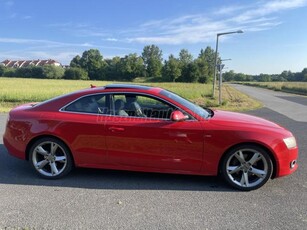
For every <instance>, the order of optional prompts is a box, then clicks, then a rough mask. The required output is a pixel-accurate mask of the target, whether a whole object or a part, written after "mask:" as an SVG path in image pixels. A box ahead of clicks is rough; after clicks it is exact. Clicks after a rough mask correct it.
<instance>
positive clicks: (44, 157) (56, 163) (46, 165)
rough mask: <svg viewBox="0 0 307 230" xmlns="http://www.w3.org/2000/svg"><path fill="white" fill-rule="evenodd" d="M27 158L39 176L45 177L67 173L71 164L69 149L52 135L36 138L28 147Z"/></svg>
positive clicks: (51, 177)
mask: <svg viewBox="0 0 307 230" xmlns="http://www.w3.org/2000/svg"><path fill="white" fill-rule="evenodd" d="M29 159H30V162H31V165H32V166H33V168H34V169H35V171H36V172H37V173H38V174H39V176H41V177H43V178H47V179H57V178H61V177H63V176H65V175H67V174H68V173H69V172H70V171H71V169H72V166H73V161H72V157H71V155H70V151H69V149H68V148H67V147H66V145H65V144H64V143H63V142H62V141H60V140H58V139H56V138H52V137H46V138H42V139H39V140H37V141H36V142H35V143H34V144H33V145H32V147H31V149H30V155H29Z"/></svg>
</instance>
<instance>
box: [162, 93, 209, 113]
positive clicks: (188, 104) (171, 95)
mask: <svg viewBox="0 0 307 230" xmlns="http://www.w3.org/2000/svg"><path fill="white" fill-rule="evenodd" d="M160 94H161V95H163V96H166V97H168V98H170V99H172V100H174V101H176V102H178V103H179V104H181V105H183V106H184V107H186V108H188V109H189V110H191V111H193V112H194V113H196V114H197V115H199V116H201V117H203V118H209V117H211V116H212V113H213V112H212V111H211V110H209V109H204V108H202V107H200V106H198V105H195V104H194V103H192V102H190V101H188V100H186V99H184V98H182V97H180V96H179V95H177V94H175V93H172V92H170V91H167V90H162V91H161V92H160Z"/></svg>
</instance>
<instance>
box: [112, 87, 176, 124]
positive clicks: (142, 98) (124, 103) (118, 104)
mask: <svg viewBox="0 0 307 230" xmlns="http://www.w3.org/2000/svg"><path fill="white" fill-rule="evenodd" d="M113 103H114V110H115V115H119V116H130V117H148V118H157V119H170V116H171V113H172V112H173V111H174V110H176V108H175V107H174V106H172V105H170V104H168V103H166V102H164V101H161V100H159V99H157V98H154V97H150V96H147V95H141V94H130V93H129V94H115V95H113Z"/></svg>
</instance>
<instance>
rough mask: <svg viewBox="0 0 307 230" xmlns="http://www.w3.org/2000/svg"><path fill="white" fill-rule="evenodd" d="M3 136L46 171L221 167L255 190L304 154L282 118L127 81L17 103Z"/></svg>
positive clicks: (210, 171)
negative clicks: (205, 104)
mask: <svg viewBox="0 0 307 230" xmlns="http://www.w3.org/2000/svg"><path fill="white" fill-rule="evenodd" d="M3 141H4V145H5V146H6V148H7V149H8V152H9V153H10V154H11V155H13V156H15V157H18V158H21V159H24V160H28V161H30V163H31V166H32V167H33V169H34V170H35V171H36V172H37V173H38V175H40V176H41V177H43V178H47V179H56V178H61V177H63V176H65V175H67V174H68V173H69V172H70V171H71V170H72V169H73V168H74V167H87V168H103V169H117V170H133V171H142V172H159V173H178V174H194V175H219V174H220V175H222V177H223V178H224V179H225V181H226V182H228V183H229V184H230V185H231V186H233V187H235V188H237V189H240V190H253V189H257V188H259V187H261V186H262V185H264V184H265V183H266V182H267V181H268V180H269V179H270V178H276V177H281V176H285V175H288V174H291V173H293V172H294V171H295V170H296V169H297V163H296V162H297V158H298V147H297V144H296V140H295V137H294V136H293V135H292V133H291V132H289V131H287V130H286V129H284V128H283V127H281V126H279V125H277V124H274V123H272V122H270V121H267V120H264V119H262V118H258V117H254V116H250V115H245V114H241V113H234V112H226V111H220V110H214V111H213V110H211V109H206V108H201V107H199V106H197V105H195V104H193V103H191V102H190V101H188V100H186V99H184V98H182V97H180V96H178V95H176V94H174V93H172V92H170V91H167V90H165V89H161V88H156V87H149V86H140V85H129V84H112V85H107V86H104V87H91V88H88V89H84V90H80V91H76V92H73V93H70V94H66V95H62V96H59V97H56V98H53V99H50V100H47V101H44V102H41V103H30V104H25V105H21V106H19V107H16V108H14V109H12V110H11V111H10V113H9V116H8V120H7V125H6V130H5V134H4V136H3Z"/></svg>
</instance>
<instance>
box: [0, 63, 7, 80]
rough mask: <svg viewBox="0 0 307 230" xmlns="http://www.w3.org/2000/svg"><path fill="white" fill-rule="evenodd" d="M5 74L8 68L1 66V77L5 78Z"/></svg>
mask: <svg viewBox="0 0 307 230" xmlns="http://www.w3.org/2000/svg"><path fill="white" fill-rule="evenodd" d="M5 72H6V67H5V66H4V65H1V64H0V77H2V76H4V73H5Z"/></svg>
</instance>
